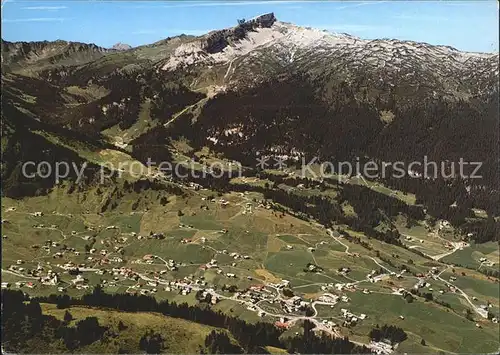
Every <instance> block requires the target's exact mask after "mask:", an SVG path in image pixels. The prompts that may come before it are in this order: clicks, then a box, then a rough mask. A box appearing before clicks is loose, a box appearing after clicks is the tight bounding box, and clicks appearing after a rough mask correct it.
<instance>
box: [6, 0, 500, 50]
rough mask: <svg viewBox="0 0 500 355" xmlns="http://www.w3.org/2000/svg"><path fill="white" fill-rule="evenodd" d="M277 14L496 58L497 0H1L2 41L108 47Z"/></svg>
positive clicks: (323, 26)
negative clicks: (488, 53) (480, 53)
mask: <svg viewBox="0 0 500 355" xmlns="http://www.w3.org/2000/svg"><path fill="white" fill-rule="evenodd" d="M266 12H274V13H275V14H276V17H277V18H278V20H280V21H285V22H292V23H294V24H297V25H304V26H311V27H316V28H320V29H327V30H331V31H336V32H347V33H349V34H352V35H355V36H358V37H361V38H367V39H373V38H397V39H403V40H414V41H421V42H428V43H431V44H442V45H450V46H453V47H456V48H458V49H461V50H467V51H480V52H498V5H497V1H496V0H475V1H363V2H359V1H298V0H297V1H293V0H290V1H280V0H278V1H248V0H244V1H243V0H242V1H221V0H214V1H186V0H184V1H102V0H94V1H76V0H66V1H50V0H46V1H31V0H7V1H5V0H2V38H3V39H5V40H9V41H35V40H36V41H39V40H56V39H64V40H69V41H80V42H92V43H96V44H97V45H100V46H104V47H110V46H112V45H113V44H114V43H116V42H123V43H128V44H131V45H133V46H137V45H141V44H148V43H152V42H155V41H158V40H160V39H163V38H166V37H169V36H174V35H178V34H181V33H186V34H194V35H199V34H203V33H205V32H208V31H210V30H213V29H220V28H225V27H230V26H234V25H235V24H236V20H237V19H239V18H251V17H254V16H256V15H259V14H262V13H266Z"/></svg>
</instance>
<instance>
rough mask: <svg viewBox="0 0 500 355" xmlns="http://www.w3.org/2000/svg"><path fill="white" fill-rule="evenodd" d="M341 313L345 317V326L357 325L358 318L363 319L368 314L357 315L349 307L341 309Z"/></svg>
mask: <svg viewBox="0 0 500 355" xmlns="http://www.w3.org/2000/svg"><path fill="white" fill-rule="evenodd" d="M340 314H341V315H342V318H344V323H343V324H342V325H343V326H344V327H349V326H351V325H356V323H357V322H358V320H363V319H366V317H367V316H366V314H364V313H361V314H360V315H359V316H356V315H355V314H353V313H351V312H349V311H348V310H347V309H345V308H342V309H341V310H340Z"/></svg>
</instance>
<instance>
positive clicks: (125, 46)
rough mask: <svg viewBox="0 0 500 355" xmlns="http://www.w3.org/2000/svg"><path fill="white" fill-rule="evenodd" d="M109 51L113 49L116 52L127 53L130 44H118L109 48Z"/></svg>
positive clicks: (130, 47)
mask: <svg viewBox="0 0 500 355" xmlns="http://www.w3.org/2000/svg"><path fill="white" fill-rule="evenodd" d="M111 49H114V50H116V51H127V50H129V49H132V46H131V45H130V44H126V43H121V42H118V43H116V44H114V45H113V47H111Z"/></svg>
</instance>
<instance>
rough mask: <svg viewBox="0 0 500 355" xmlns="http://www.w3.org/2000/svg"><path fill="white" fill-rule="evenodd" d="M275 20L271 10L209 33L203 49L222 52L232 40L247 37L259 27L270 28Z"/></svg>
mask: <svg viewBox="0 0 500 355" xmlns="http://www.w3.org/2000/svg"><path fill="white" fill-rule="evenodd" d="M274 22H276V17H275V16H274V13H272V12H271V13H269V14H264V15H261V16H257V17H255V18H253V19H251V20H249V21H244V22H241V23H239V24H238V26H236V27H232V28H228V29H224V30H221V31H215V32H212V33H209V34H208V35H207V37H206V38H205V40H204V41H203V42H202V49H203V50H204V51H206V52H207V53H218V52H221V51H222V50H223V49H224V48H226V47H227V46H228V45H230V44H231V43H232V42H234V41H238V40H241V39H243V38H245V36H246V35H247V33H248V32H250V31H254V30H255V29H257V28H269V27H271V26H272V25H273V24H274Z"/></svg>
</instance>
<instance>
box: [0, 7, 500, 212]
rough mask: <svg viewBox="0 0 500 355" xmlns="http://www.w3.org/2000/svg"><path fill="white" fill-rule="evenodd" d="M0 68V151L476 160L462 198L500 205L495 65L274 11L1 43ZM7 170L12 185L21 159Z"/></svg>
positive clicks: (494, 60)
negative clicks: (162, 30) (45, 147)
mask: <svg viewBox="0 0 500 355" xmlns="http://www.w3.org/2000/svg"><path fill="white" fill-rule="evenodd" d="M118 47H119V48H118ZM2 64H3V65H2V73H3V76H2V86H3V89H4V95H3V97H2V104H3V105H2V106H3V113H2V115H3V118H4V120H3V126H4V132H13V133H12V136H11V137H10V138H6V139H14V140H16V139H18V138H16V137H19V135H21V136H22V135H23V134H29V135H32V134H35V135H38V136H40V132H45V131H50V132H52V133H51V134H53V135H55V136H58V137H64V139H78V140H79V141H81V142H84V143H82V144H86V145H89V146H90V147H94V148H95V147H108V148H111V149H116V150H119V151H123V152H126V153H127V154H130V155H131V156H132V157H134V158H136V159H139V160H141V161H143V160H145V159H146V157H148V158H151V159H152V160H153V161H161V160H165V159H167V160H168V159H171V153H172V149H171V148H172V143H173V142H174V141H176V140H178V139H180V138H182V139H187V140H188V141H189V144H190V146H191V147H192V148H193V149H194V150H199V149H202V148H203V147H209V148H210V149H211V150H213V151H215V152H217V153H218V154H222V155H223V156H225V157H227V158H229V159H234V160H238V161H240V162H242V163H243V164H244V165H248V166H251V165H253V164H254V163H255V157H256V155H258V154H268V155H280V156H286V157H288V158H295V159H298V158H300V157H305V158H308V159H310V158H311V157H319V158H320V159H321V160H323V161H344V160H353V159H354V158H355V157H365V158H367V159H368V158H370V159H378V160H384V161H396V160H404V161H414V160H419V161H421V160H422V158H423V157H424V156H427V157H428V158H429V159H430V160H434V161H446V162H451V161H458V160H459V159H460V158H463V159H464V160H466V161H480V162H483V167H482V169H483V170H482V172H483V178H482V179H480V180H470V181H466V182H464V184H465V185H467V186H468V188H469V190H470V188H471V186H472V189H473V190H474V189H476V190H477V191H480V193H481V195H482V194H483V192H482V191H483V190H484V189H487V190H488V191H490V192H493V195H494V196H495V198H496V196H497V195H498V187H497V181H498V150H497V144H498V141H499V139H498V133H499V130H498V115H497V114H498V111H497V107H498V87H499V85H498V78H499V76H498V74H499V70H498V54H489V53H469V52H461V51H458V50H456V49H454V48H451V47H447V46H434V45H430V44H426V43H417V42H413V41H400V40H392V39H380V40H364V39H360V38H356V37H353V36H350V35H347V34H334V33H330V32H328V31H322V30H317V29H312V28H307V27H299V26H295V25H293V24H290V23H284V22H280V21H278V20H277V19H276V17H275V16H274V14H272V13H270V14H264V15H261V16H258V17H256V18H254V19H251V20H248V21H244V20H241V21H238V24H237V25H236V26H234V27H232V28H228V29H223V30H217V31H212V32H210V33H207V34H205V35H202V36H198V37H196V36H187V35H181V36H176V37H172V38H166V39H165V40H162V41H159V42H156V43H153V44H150V45H145V46H139V47H136V48H129V46H126V45H123V46H122V45H120V46H115V47H114V48H113V49H105V48H102V47H99V46H96V45H94V44H83V43H75V42H66V41H55V42H16V43H11V42H7V41H3V40H2ZM20 131H22V132H25V133H20ZM70 137H71V138H70ZM18 144H19V145H26V144H29V143H28V142H26V141H24V140H23V139H20V140H18ZM51 144H53V143H51ZM9 146H10V147H14V146H15V145H12V144H9ZM58 148H60V147H58ZM94 148H91V149H94ZM9 149H15V148H9ZM65 149H67V148H65ZM21 150H22V149H21ZM23 154H38V152H32V151H30V153H27V152H23ZM63 154H66V153H63ZM76 154H77V155H78V151H76ZM80 155H81V154H80ZM4 159H6V160H4V161H3V163H4V164H5V166H6V167H9V168H8V169H6V170H4V171H3V174H4V175H3V176H2V177H3V178H8V177H9V176H11V175H12V174H14V171H16V166H17V165H16V164H17V163H16V161H17V160H15V159H14V161H9V159H8V158H5V154H4ZM487 204H488V203H487Z"/></svg>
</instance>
